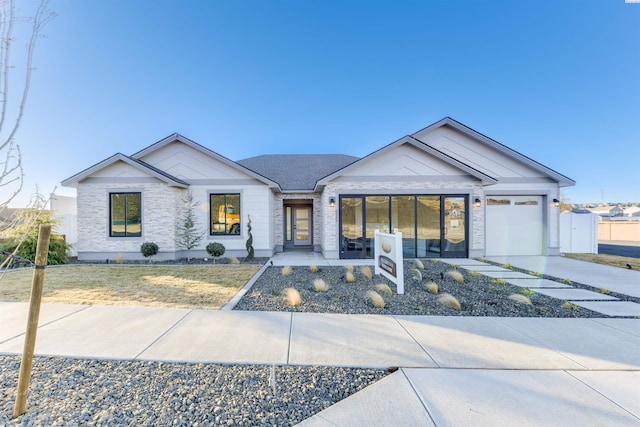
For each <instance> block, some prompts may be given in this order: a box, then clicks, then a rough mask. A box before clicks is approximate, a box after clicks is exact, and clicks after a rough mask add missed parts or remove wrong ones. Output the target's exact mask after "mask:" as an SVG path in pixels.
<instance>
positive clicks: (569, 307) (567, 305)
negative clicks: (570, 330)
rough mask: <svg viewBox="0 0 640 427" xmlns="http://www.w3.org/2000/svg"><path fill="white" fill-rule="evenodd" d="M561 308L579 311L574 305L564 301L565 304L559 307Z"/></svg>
mask: <svg viewBox="0 0 640 427" xmlns="http://www.w3.org/2000/svg"><path fill="white" fill-rule="evenodd" d="M561 307H562V308H567V309H569V310H573V311H577V310H579V309H580V307H578V306H577V305H575V304H574V303H572V302H569V301H565V302H564V303H563V304H562V305H561Z"/></svg>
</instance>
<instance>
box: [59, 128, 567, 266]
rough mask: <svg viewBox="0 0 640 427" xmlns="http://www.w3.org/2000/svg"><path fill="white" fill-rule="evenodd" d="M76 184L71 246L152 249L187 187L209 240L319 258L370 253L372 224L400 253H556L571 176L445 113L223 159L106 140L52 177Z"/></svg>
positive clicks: (173, 144)
mask: <svg viewBox="0 0 640 427" xmlns="http://www.w3.org/2000/svg"><path fill="white" fill-rule="evenodd" d="M62 184H63V185H64V186H71V187H76V188H77V203H78V242H77V252H78V258H79V259H81V260H100V259H115V258H116V257H119V256H122V257H124V258H125V259H126V258H129V259H132V258H141V257H142V255H141V254H140V245H141V244H142V243H143V242H145V241H151V242H155V243H156V244H158V246H159V248H160V253H159V254H158V255H157V256H156V257H155V258H156V259H177V258H182V257H185V256H186V253H184V252H183V251H182V249H181V248H179V247H176V244H175V235H176V232H175V229H176V227H177V226H178V225H179V224H178V223H179V221H180V220H179V218H180V215H179V210H180V206H181V204H182V203H183V202H182V200H183V199H184V198H185V195H186V194H187V193H188V192H191V193H192V195H193V197H194V199H195V200H196V201H198V202H200V205H199V207H198V209H197V214H198V219H199V221H200V224H201V226H202V231H204V232H205V238H204V239H203V240H202V242H201V243H200V246H199V247H198V248H197V249H195V250H191V256H196V257H206V256H207V254H206V252H205V250H204V248H205V246H206V245H207V244H208V243H210V242H213V241H216V242H220V243H222V244H224V246H225V247H226V249H227V251H226V255H229V256H238V257H242V256H245V255H246V249H245V242H246V239H247V237H248V235H247V223H248V219H249V217H250V218H251V227H252V232H251V233H252V236H253V246H254V249H255V254H256V256H260V257H265V256H271V255H273V254H274V253H275V252H281V251H287V250H294V249H298V250H300V249H303V250H314V251H319V252H322V253H323V254H324V256H325V257H326V258H328V259H337V258H367V257H372V256H373V254H372V252H371V251H372V248H373V244H372V240H373V233H374V230H375V229H380V230H382V231H387V232H388V231H391V232H393V231H400V232H402V236H403V246H404V255H405V257H411V258H413V257H421V258H424V257H480V256H491V255H558V254H559V245H560V243H559V231H558V230H559V208H558V207H556V206H555V205H554V203H553V200H554V199H558V198H559V194H560V188H561V187H566V186H571V185H574V184H575V182H574V181H572V180H571V179H569V178H567V177H566V176H564V175H561V174H560V173H558V172H556V171H554V170H552V169H549V168H548V167H545V166H543V165H542V164H540V163H538V162H536V161H534V160H532V159H530V158H529V157H526V156H524V155H522V154H520V153H518V152H516V151H514V150H512V149H510V148H508V147H506V146H504V145H502V144H500V143H498V142H496V141H494V140H492V139H490V138H488V137H486V136H484V135H482V134H480V133H478V132H476V131H474V130H473V129H470V128H468V127H466V126H464V125H463V124H461V123H459V122H457V121H455V120H453V119H451V118H444V119H442V120H440V121H438V122H436V123H434V124H432V125H430V126H428V127H426V128H424V129H422V130H419V131H418V132H416V133H414V134H412V135H408V136H405V137H403V138H401V139H399V140H397V141H395V142H393V143H391V144H389V145H387V146H385V147H382V148H380V149H379V150H377V151H374V152H372V153H371V154H369V155H367V156H365V157H362V158H356V157H352V156H347V155H323V154H315V155H262V156H258V157H252V158H249V159H244V160H239V161H237V162H234V161H232V160H229V159H227V158H226V157H223V156H222V155H220V154H218V153H216V152H214V151H212V150H210V149H208V148H206V147H204V146H202V145H199V144H197V143H196V142H194V141H191V140H189V139H187V138H185V137H183V136H181V135H178V134H174V135H171V136H169V137H167V138H164V139H162V140H160V141H158V142H156V143H155V144H152V145H150V146H149V147H147V148H145V149H143V150H141V151H139V152H137V153H135V154H133V155H130V156H127V155H124V154H120V153H118V154H115V155H113V156H112V157H109V158H107V159H105V160H103V161H101V162H100V163H97V164H95V165H93V166H91V167H89V168H88V169H85V170H84V171H82V172H79V173H77V174H76V175H74V176H72V177H70V178H68V179H66V180H65V181H63V182H62Z"/></svg>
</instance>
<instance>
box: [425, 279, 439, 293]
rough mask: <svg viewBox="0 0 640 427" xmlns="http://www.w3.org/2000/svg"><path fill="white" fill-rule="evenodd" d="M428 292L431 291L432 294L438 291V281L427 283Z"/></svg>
mask: <svg viewBox="0 0 640 427" xmlns="http://www.w3.org/2000/svg"><path fill="white" fill-rule="evenodd" d="M427 292H429V293H431V294H434V295H435V294H437V293H438V284H437V283H436V282H429V283H427Z"/></svg>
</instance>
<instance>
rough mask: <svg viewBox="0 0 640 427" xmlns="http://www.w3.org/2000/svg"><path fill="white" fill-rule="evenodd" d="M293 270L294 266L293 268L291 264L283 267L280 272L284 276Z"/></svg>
mask: <svg viewBox="0 0 640 427" xmlns="http://www.w3.org/2000/svg"><path fill="white" fill-rule="evenodd" d="M292 271H293V268H291V266H288V265H285V266H284V267H282V270H280V274H282V275H283V276H288V275H290V274H291V272H292Z"/></svg>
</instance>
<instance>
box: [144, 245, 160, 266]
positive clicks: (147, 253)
mask: <svg viewBox="0 0 640 427" xmlns="http://www.w3.org/2000/svg"><path fill="white" fill-rule="evenodd" d="M140 253H142V256H144V257H145V258H149V262H151V257H152V256H154V255H156V254H157V253H158V245H156V244H155V243H153V242H144V243H143V244H142V245H141V246H140Z"/></svg>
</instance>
